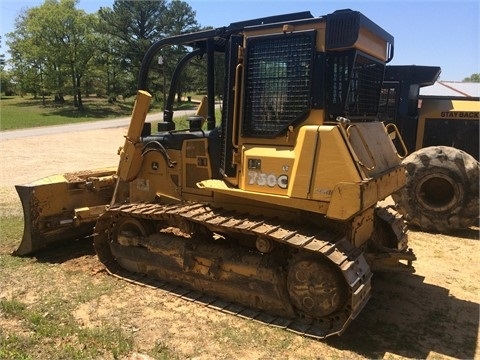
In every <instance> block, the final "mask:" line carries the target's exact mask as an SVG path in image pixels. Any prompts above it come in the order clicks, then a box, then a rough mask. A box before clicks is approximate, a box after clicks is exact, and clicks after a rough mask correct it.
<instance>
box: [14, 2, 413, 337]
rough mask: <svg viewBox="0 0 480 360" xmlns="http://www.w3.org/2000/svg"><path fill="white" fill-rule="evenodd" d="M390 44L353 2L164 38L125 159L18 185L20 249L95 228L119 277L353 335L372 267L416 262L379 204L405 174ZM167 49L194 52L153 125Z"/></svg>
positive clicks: (238, 310)
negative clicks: (186, 91) (191, 111)
mask: <svg viewBox="0 0 480 360" xmlns="http://www.w3.org/2000/svg"><path fill="white" fill-rule="evenodd" d="M393 45H394V39H393V36H391V35H390V34H389V33H388V32H386V31H385V30H383V29H382V28H381V27H380V26H378V25H377V24H375V23H374V22H372V21H371V20H369V19H368V18H367V17H366V16H364V15H363V14H361V13H360V12H357V11H352V10H348V9H346V10H339V11H335V12H333V13H331V14H328V15H325V16H321V17H314V16H312V14H311V13H310V12H300V13H291V14H284V15H278V16H271V17H265V18H259V19H253V20H248V21H241V22H236V23H232V24H230V25H229V26H225V27H220V28H215V29H210V30H204V31H200V32H195V33H189V34H183V35H178V36H173V37H169V38H164V39H162V40H160V41H158V42H156V43H154V44H153V45H152V46H151V47H150V48H149V50H148V51H147V52H146V54H145V56H144V59H143V61H142V65H141V69H140V72H139V76H138V92H137V96H136V102H135V105H134V108H133V112H132V117H131V122H130V125H129V127H128V131H127V134H126V136H125V140H124V145H123V146H122V147H121V149H120V150H119V164H118V166H117V167H114V168H113V167H112V168H106V169H100V170H93V171H91V170H85V171H79V172H77V173H69V174H60V175H54V176H51V177H48V178H45V179H41V180H38V181H35V182H32V183H30V184H26V185H18V186H16V188H17V191H18V194H19V196H20V198H21V201H22V206H23V210H24V217H25V228H24V234H23V238H22V242H21V244H20V246H19V247H18V249H17V251H16V254H18V255H27V254H31V253H34V252H36V251H39V250H40V249H42V248H44V247H46V246H47V245H52V244H53V243H56V242H57V241H59V240H62V241H68V240H69V239H73V238H80V237H85V236H90V235H93V243H94V248H95V250H96V253H97V255H98V258H99V260H100V261H101V262H102V263H103V264H104V265H105V267H106V269H107V271H108V272H109V273H111V274H113V275H116V276H119V277H122V278H125V279H131V278H132V274H136V275H135V276H138V277H145V278H148V279H155V280H152V281H162V282H167V283H169V284H173V285H172V288H173V287H180V288H181V289H185V290H182V292H181V294H182V297H183V296H185V297H189V298H191V299H200V298H204V297H205V296H206V297H207V298H208V299H210V300H208V303H214V304H215V307H216V308H219V309H222V310H224V311H226V312H229V313H232V314H236V315H239V316H249V317H252V318H255V319H261V320H262V321H264V322H265V323H269V324H272V325H274V326H280V327H282V328H285V329H290V330H293V331H296V332H299V333H301V334H305V335H307V336H312V337H316V338H325V337H327V336H331V335H334V334H337V335H340V334H342V333H343V332H344V331H345V329H346V328H347V326H348V325H349V324H350V323H351V322H352V321H353V320H354V319H355V318H356V316H357V315H358V314H359V313H360V311H361V310H362V308H363V307H364V306H365V304H366V303H367V302H368V300H369V298H370V297H371V292H372V287H371V282H372V273H373V272H376V271H379V272H386V271H400V272H407V273H411V272H414V267H413V265H412V264H413V261H414V260H416V258H415V255H414V253H413V251H412V250H411V249H410V248H409V246H408V235H407V228H406V225H405V221H404V220H403V218H402V216H401V215H400V214H398V213H397V212H396V211H395V209H394V208H392V207H391V206H387V205H382V204H383V203H381V200H383V199H385V198H386V197H388V196H389V195H391V194H392V193H393V192H395V191H397V190H398V189H400V188H401V187H402V186H404V183H405V170H404V167H403V166H402V165H401V156H400V155H399V152H398V151H397V148H396V146H395V145H394V143H393V142H392V136H391V134H392V132H394V133H395V134H396V136H397V137H400V134H399V133H398V130H397V129H396V127H395V126H392V125H390V126H389V127H388V128H387V127H386V126H385V125H384V123H382V122H380V121H378V117H377V115H378V105H379V99H380V95H381V91H382V80H383V77H384V72H385V67H386V64H387V63H388V62H389V61H391V59H392V57H393ZM166 47H174V48H175V49H176V50H178V49H185V53H184V54H183V55H182V57H181V58H179V59H178V62H177V66H176V68H175V70H174V71H173V74H172V77H171V87H170V92H169V94H168V99H167V101H166V104H165V109H164V120H163V121H162V122H159V123H158V124H157V129H156V130H155V129H152V126H151V125H150V124H148V123H145V118H146V115H147V113H148V111H149V109H150V104H151V100H152V93H151V92H150V91H149V79H150V78H151V77H153V76H149V74H150V73H151V72H152V71H153V70H152V69H154V68H155V67H154V66H152V64H154V63H155V59H156V56H158V54H159V53H160V52H161V51H162V49H165V48H166ZM199 58H201V59H203V60H204V61H205V63H206V65H205V70H206V76H205V79H206V89H207V96H206V97H205V98H204V100H203V101H202V103H201V104H200V105H199V107H198V109H197V112H196V115H194V116H191V117H190V118H189V119H188V120H189V122H188V123H189V125H188V128H186V129H177V128H176V125H175V123H174V121H173V114H174V111H173V103H174V98H175V94H176V87H177V86H178V83H179V79H180V77H181V75H182V73H183V71H184V70H185V69H186V68H187V65H188V64H189V63H190V62H191V61H192V59H197V60H198V59H199ZM219 66H221V67H222V68H223V69H224V72H223V74H222V75H221V77H222V80H223V82H224V86H223V94H222V96H221V105H222V106H221V120H220V121H219V124H218V125H217V121H216V118H215V110H216V101H215V84H216V83H217V82H218V79H216V78H215V76H216V74H218V72H217V71H216V69H218V67H219ZM172 288H171V289H172Z"/></svg>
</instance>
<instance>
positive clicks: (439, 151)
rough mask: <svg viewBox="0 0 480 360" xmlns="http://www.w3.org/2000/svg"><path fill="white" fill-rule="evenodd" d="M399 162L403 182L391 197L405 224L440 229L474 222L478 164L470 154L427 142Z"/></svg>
mask: <svg viewBox="0 0 480 360" xmlns="http://www.w3.org/2000/svg"><path fill="white" fill-rule="evenodd" d="M403 164H404V165H405V167H406V176H407V181H406V185H405V186H404V187H403V188H402V189H401V190H399V191H398V192H396V193H394V194H393V196H392V197H393V200H394V201H395V202H396V204H397V210H398V211H399V212H400V213H401V214H402V215H403V216H404V218H405V219H406V221H407V223H408V224H409V225H411V226H413V227H417V228H420V229H421V230H423V231H428V232H440V233H448V232H451V231H453V230H457V229H462V228H467V227H470V226H472V225H474V224H477V225H478V216H479V202H478V193H479V168H480V164H479V162H478V161H476V160H475V159H474V158H473V157H472V156H470V155H469V154H467V153H465V152H464V151H462V150H458V149H455V148H452V147H447V146H431V147H427V148H423V149H420V150H418V151H416V152H414V153H413V154H411V155H409V156H408V157H406V158H405V159H404V160H403Z"/></svg>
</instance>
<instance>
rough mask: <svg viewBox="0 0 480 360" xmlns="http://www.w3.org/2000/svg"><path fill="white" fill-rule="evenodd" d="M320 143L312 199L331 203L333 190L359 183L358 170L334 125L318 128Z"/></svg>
mask: <svg viewBox="0 0 480 360" xmlns="http://www.w3.org/2000/svg"><path fill="white" fill-rule="evenodd" d="M318 133H319V143H318V145H317V147H316V152H315V154H314V166H313V168H312V170H311V171H312V173H313V174H312V176H313V179H312V184H311V187H310V198H311V199H315V200H322V201H329V200H330V198H331V196H332V193H333V189H334V187H335V185H336V184H338V183H340V182H352V183H353V182H359V181H361V180H362V179H361V177H360V174H359V172H358V170H357V167H356V165H355V162H354V160H353V158H352V155H351V153H350V151H349V149H348V145H347V144H346V141H345V139H344V137H343V136H342V134H341V133H340V130H339V128H338V127H337V126H334V125H324V126H320V127H318Z"/></svg>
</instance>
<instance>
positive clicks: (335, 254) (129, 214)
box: [95, 203, 372, 338]
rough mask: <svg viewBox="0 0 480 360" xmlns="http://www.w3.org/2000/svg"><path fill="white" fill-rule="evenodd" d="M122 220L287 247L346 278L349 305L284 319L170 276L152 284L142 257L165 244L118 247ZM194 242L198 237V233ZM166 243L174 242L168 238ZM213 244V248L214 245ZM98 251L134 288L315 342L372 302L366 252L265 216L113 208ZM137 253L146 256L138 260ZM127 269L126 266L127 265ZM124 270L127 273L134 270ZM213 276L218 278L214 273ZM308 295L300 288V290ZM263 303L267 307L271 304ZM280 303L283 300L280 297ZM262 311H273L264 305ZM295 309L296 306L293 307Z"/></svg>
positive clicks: (192, 208)
mask: <svg viewBox="0 0 480 360" xmlns="http://www.w3.org/2000/svg"><path fill="white" fill-rule="evenodd" d="M121 219H130V220H129V221H132V222H135V221H142V222H144V223H148V224H165V223H169V224H172V223H176V224H183V225H184V226H183V227H185V226H186V227H187V228H191V229H194V228H195V225H194V224H198V225H199V226H200V227H202V228H207V229H208V230H209V231H212V232H216V233H220V234H222V233H230V234H231V233H235V234H238V235H239V237H241V236H261V237H262V238H263V239H268V240H269V241H272V242H275V243H277V244H283V247H284V248H287V249H289V250H291V253H300V254H302V256H304V257H305V256H306V257H307V258H313V259H321V261H323V262H327V263H328V264H329V265H328V266H330V267H332V268H335V269H336V270H334V271H336V272H338V273H341V277H343V278H342V282H343V283H344V284H342V286H344V287H345V288H346V289H347V290H346V294H345V299H346V301H344V302H343V303H342V305H341V308H339V309H338V310H336V311H335V312H334V313H332V314H328V315H326V316H320V317H316V316H305V314H304V313H302V311H297V310H295V311H294V315H293V316H292V314H291V313H289V311H288V309H289V308H292V306H291V305H289V306H287V307H286V308H287V310H286V311H285V314H282V310H278V311H273V312H275V314H273V315H272V313H271V312H270V311H268V312H267V311H265V309H264V310H259V309H258V308H256V306H255V304H250V303H249V301H248V299H247V301H246V302H247V304H243V305H242V304H239V303H237V302H235V301H226V300H224V299H222V298H219V297H218V296H210V295H209V294H208V293H209V288H208V286H200V287H201V289H200V290H201V291H198V290H199V289H197V288H194V289H189V288H186V287H185V283H186V282H188V283H192V284H193V283H197V282H196V280H195V279H194V280H189V279H187V280H185V281H183V283H182V282H180V283H182V284H181V285H180V286H177V285H178V283H177V281H175V279H173V280H172V278H170V276H168V275H166V276H165V275H163V276H159V277H164V278H161V279H152V278H150V277H149V276H145V274H146V273H149V265H145V264H144V260H143V259H142V256H143V257H144V258H145V259H147V260H148V259H155V257H156V253H157V249H156V246H158V245H155V244H158V242H162V237H161V236H159V235H151V236H150V238H148V236H147V235H146V234H143V235H142V236H137V237H135V236H133V237H132V238H131V240H128V242H129V244H127V246H122V245H125V244H122V245H120V244H118V243H117V240H118V239H117V238H116V237H117V236H118V233H116V231H117V230H118V229H117V224H118V223H119V222H120V221H122V220H121ZM185 224H187V225H185ZM155 232H158V227H157V228H156V229H155ZM192 232H193V231H192ZM152 236H154V237H152ZM194 237H196V235H195V233H194V235H193V238H194ZM193 238H192V239H189V238H186V239H184V240H181V241H183V242H185V243H189V242H190V241H192V240H194V239H193ZM149 239H150V240H149ZM152 239H153V240H154V241H152ZM166 241H170V240H168V239H167V240H166ZM195 241H197V240H195ZM198 241H199V242H200V243H202V244H203V243H205V242H206V240H198ZM210 243H212V241H211V240H210ZM213 243H214V241H213ZM119 247H122V249H123V250H121V252H123V253H125V254H126V253H129V254H128V255H126V256H127V257H128V256H129V260H119V261H117V260H118V258H119V256H117V255H116V254H118V250H116V248H119ZM95 248H96V251H97V254H98V256H99V258H100V260H101V261H102V262H103V263H104V264H105V266H106V268H107V271H108V272H109V273H110V274H112V275H114V276H117V277H120V278H122V279H125V280H127V281H130V282H133V283H136V284H140V285H144V286H152V287H155V288H158V289H163V290H166V291H168V292H170V293H172V294H175V295H177V296H179V297H181V298H185V299H187V300H191V301H194V302H196V303H201V304H205V305H207V306H209V307H212V308H216V309H219V310H221V311H223V312H227V313H231V314H235V315H237V316H240V317H246V318H251V319H254V320H256V321H260V322H262V323H265V324H269V325H272V326H276V327H281V328H285V329H287V330H290V331H293V332H295V333H300V334H303V335H306V336H309V337H313V338H325V337H327V336H330V335H333V334H341V333H342V332H343V331H344V330H345V329H346V327H347V325H348V324H349V323H350V322H351V321H352V320H353V319H354V318H355V317H356V316H357V315H358V313H359V312H360V311H361V309H362V308H363V307H364V305H365V304H366V303H367V301H368V299H369V297H370V289H371V286H370V281H371V276H372V274H371V272H370V268H369V266H368V264H367V262H366V260H365V258H364V256H363V254H362V252H361V251H360V250H359V249H357V248H355V247H354V246H353V245H351V244H350V243H349V242H348V241H347V240H346V239H345V238H344V237H342V235H341V234H335V233H333V232H331V231H329V230H325V229H319V228H315V227H313V226H302V227H301V228H294V227H293V224H290V223H284V222H279V221H278V219H269V218H266V217H262V218H258V217H257V218H255V219H252V218H249V217H247V216H246V215H244V214H239V213H236V212H233V211H227V210H223V209H214V208H211V207H209V206H206V205H201V204H188V205H186V204H178V205H162V204H151V203H148V204H143V203H142V204H139V203H135V204H126V205H121V206H118V207H114V208H111V209H110V210H108V211H107V212H106V213H105V214H103V215H102V216H101V217H100V219H99V220H98V222H97V225H96V227H95ZM194 249H195V248H194ZM237 250H238V251H240V250H241V247H240V246H238V249H237ZM237 250H235V251H237ZM159 251H160V250H158V252H159ZM183 251H184V252H185V250H183ZM194 251H195V250H194ZM242 251H244V250H242ZM250 251H251V250H250ZM130 253H131V254H130ZM256 253H257V255H256V256H260V257H262V256H263V255H261V254H259V253H258V252H256ZM137 254H144V255H142V256H139V255H137ZM145 254H146V255H145ZM121 256H123V255H121ZM153 261H155V260H153ZM184 261H185V263H186V262H187V261H186V260H184ZM164 262H165V261H164ZM167 262H168V259H167ZM159 263H161V261H159ZM125 264H127V265H126V266H125ZM132 264H133V265H132ZM215 266H217V264H216V263H215V264H214V262H213V261H212V264H211V265H210V267H211V268H214V267H215ZM183 267H184V268H186V267H188V266H187V265H186V264H183ZM125 268H129V269H130V271H128V270H126V269H125ZM187 270H188V269H187ZM210 270H212V269H210ZM267 270H268V269H267ZM317 272H318V271H317ZM210 273H214V271H213V270H212V271H209V274H210ZM280 273H282V272H280ZM210 275H211V274H210ZM165 277H166V278H165ZM212 277H215V274H213V275H212ZM167 282H168V283H167ZM279 282H280V283H282V284H283V283H286V279H285V278H283V279H280V281H279ZM176 283H177V285H176ZM249 286H250V285H249ZM193 287H195V285H193ZM277 288H278V286H277ZM280 288H282V286H280ZM280 290H282V289H280ZM304 290H305V289H302V291H304ZM322 291H323V290H322ZM279 292H281V291H279ZM302 299H303V298H302ZM261 300H263V299H261ZM265 301H267V303H268V301H269V300H268V299H267V300H265ZM279 301H280V302H282V301H285V300H284V299H283V298H282V297H281V296H280V300H279ZM287 301H288V300H287ZM260 307H261V306H260ZM264 308H269V307H268V306H264ZM293 308H295V307H294V306H293Z"/></svg>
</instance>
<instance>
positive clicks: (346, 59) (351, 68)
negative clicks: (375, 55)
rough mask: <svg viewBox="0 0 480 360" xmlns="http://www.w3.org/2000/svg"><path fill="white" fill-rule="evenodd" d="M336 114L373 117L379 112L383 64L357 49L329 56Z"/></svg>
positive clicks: (333, 105)
mask: <svg viewBox="0 0 480 360" xmlns="http://www.w3.org/2000/svg"><path fill="white" fill-rule="evenodd" d="M330 71H331V73H330V79H331V85H332V86H331V91H332V92H331V96H330V104H331V105H332V106H331V112H332V114H333V115H345V114H346V115H350V116H365V115H367V116H372V115H376V114H377V111H378V104H379V96H380V90H381V86H382V80H383V74H384V65H383V64H382V63H380V62H377V61H375V60H373V59H371V58H369V57H366V56H363V55H361V54H357V53H354V52H350V53H343V54H335V55H333V56H332V57H331V58H330Z"/></svg>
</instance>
